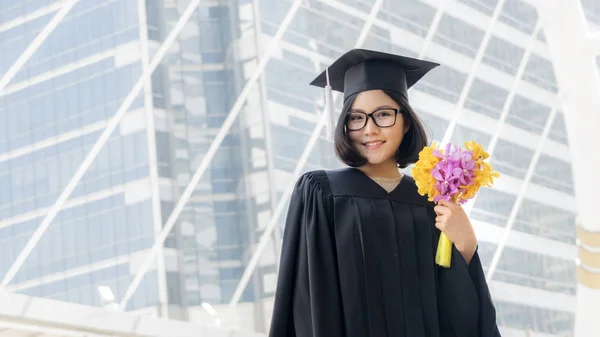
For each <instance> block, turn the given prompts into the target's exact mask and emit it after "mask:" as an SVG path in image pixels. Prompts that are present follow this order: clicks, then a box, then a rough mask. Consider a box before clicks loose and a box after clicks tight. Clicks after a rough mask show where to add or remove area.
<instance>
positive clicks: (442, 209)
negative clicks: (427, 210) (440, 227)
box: [433, 205, 449, 215]
mask: <svg viewBox="0 0 600 337" xmlns="http://www.w3.org/2000/svg"><path fill="white" fill-rule="evenodd" d="M433 210H434V211H435V213H436V214H437V215H444V214H447V213H448V211H449V209H448V207H447V206H443V205H437V206H435V207H434V208H433Z"/></svg>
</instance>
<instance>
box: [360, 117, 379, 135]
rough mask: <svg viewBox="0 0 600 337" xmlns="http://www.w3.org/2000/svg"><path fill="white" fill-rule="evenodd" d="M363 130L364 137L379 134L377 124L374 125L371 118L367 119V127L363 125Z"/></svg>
mask: <svg viewBox="0 0 600 337" xmlns="http://www.w3.org/2000/svg"><path fill="white" fill-rule="evenodd" d="M363 130H364V132H365V136H370V135H376V134H378V133H379V127H378V126H377V124H375V121H374V120H373V118H371V117H369V119H367V125H365V128H364V129H363Z"/></svg>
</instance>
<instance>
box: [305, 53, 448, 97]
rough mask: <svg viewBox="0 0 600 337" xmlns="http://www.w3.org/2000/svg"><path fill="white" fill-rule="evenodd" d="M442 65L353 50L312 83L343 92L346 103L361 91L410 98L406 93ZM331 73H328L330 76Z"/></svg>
mask: <svg viewBox="0 0 600 337" xmlns="http://www.w3.org/2000/svg"><path fill="white" fill-rule="evenodd" d="M438 65H439V64H437V63H433V62H429V61H424V60H419V59H415V58H410V57H405V56H400V55H394V54H387V53H382V52H378V51H373V50H366V49H353V50H350V51H349V52H347V53H346V54H344V55H342V56H341V57H340V58H338V59H337V60H336V61H335V62H333V64H331V65H330V66H329V67H328V68H327V70H326V71H324V72H323V73H321V74H320V75H319V76H318V77H317V78H315V79H314V80H313V81H312V82H311V83H310V84H311V85H314V86H317V87H321V88H326V86H327V84H328V83H327V82H328V81H327V75H329V84H330V85H331V89H332V90H335V91H339V92H343V93H344V101H345V100H346V99H347V98H348V97H349V96H351V95H354V94H357V93H359V92H362V91H367V90H375V89H385V90H390V91H395V92H397V93H399V94H401V95H403V96H404V97H405V98H406V99H408V94H407V90H408V89H409V88H410V87H411V86H413V85H414V84H415V83H417V81H419V80H420V79H421V78H422V77H423V76H424V75H425V74H426V73H427V72H429V71H430V70H431V69H433V68H435V67H437V66H438ZM327 72H329V74H327Z"/></svg>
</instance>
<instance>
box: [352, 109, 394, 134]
mask: <svg viewBox="0 0 600 337" xmlns="http://www.w3.org/2000/svg"><path fill="white" fill-rule="evenodd" d="M383 110H390V111H391V110H393V111H394V123H392V125H387V126H381V125H379V124H377V121H376V120H375V116H374V114H375V113H377V112H379V111H383ZM357 113H359V114H363V115H365V116H366V117H367V118H365V124H364V125H363V126H362V127H360V128H358V129H350V128H349V127H348V118H349V117H350V115H351V114H357ZM402 113H404V111H403V110H402V109H396V108H381V109H377V110H375V111H373V112H371V113H366V112H362V111H352V112H349V113H348V114H347V115H346V118H345V121H344V127H345V128H346V130H348V131H360V130H362V129H364V128H365V127H366V126H367V123H369V118H370V119H372V120H373V123H375V125H377V127H379V128H391V127H392V126H394V125H396V121H397V120H398V118H397V115H398V114H402Z"/></svg>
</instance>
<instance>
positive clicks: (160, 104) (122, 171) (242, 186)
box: [0, 0, 600, 336]
mask: <svg viewBox="0 0 600 337" xmlns="http://www.w3.org/2000/svg"><path fill="white" fill-rule="evenodd" d="M189 4H190V1H189V0H145V1H144V0H141V1H139V0H80V1H54V0H19V1H16V0H4V1H0V50H1V51H2V52H1V53H0V74H5V73H6V72H7V71H9V70H10V69H11V67H12V66H13V64H14V63H15V61H17V59H18V58H19V57H20V56H21V55H22V54H23V52H24V51H25V50H26V48H27V47H28V46H29V45H30V44H31V43H32V41H34V39H35V37H36V36H38V34H40V32H41V31H42V30H43V29H44V27H46V26H47V25H48V24H49V23H50V22H51V20H52V19H53V17H55V15H57V13H60V11H64V10H65V6H69V5H70V6H72V8H71V9H70V10H68V12H66V15H65V16H64V18H63V19H62V20H60V22H58V24H57V25H56V27H55V29H54V30H53V31H52V32H51V33H50V34H49V35H48V36H47V38H46V39H45V40H44V41H43V42H42V43H41V44H40V46H39V49H38V50H37V51H36V52H35V53H33V55H32V57H31V58H30V59H29V60H27V62H25V63H24V65H23V66H22V67H21V68H20V69H19V71H18V72H17V73H16V74H15V76H14V77H13V78H12V79H11V80H10V82H8V84H7V85H6V86H5V87H4V88H2V87H0V89H3V93H2V95H0V100H1V101H0V277H6V273H7V272H8V270H9V268H10V267H11V266H12V265H13V263H14V262H15V260H16V258H17V255H18V254H19V253H20V252H21V250H22V249H23V248H24V247H25V244H26V242H27V241H28V240H29V239H30V237H31V236H32V234H33V232H34V230H35V229H36V228H37V226H38V225H39V224H40V223H41V221H42V219H43V218H44V217H45V216H46V214H47V212H48V209H49V207H50V206H52V205H53V204H54V202H55V201H56V200H57V198H58V196H59V194H60V193H61V192H62V191H63V189H64V188H65V186H66V185H67V183H68V182H69V181H70V179H71V178H72V177H73V176H74V175H75V172H76V171H77V169H78V167H79V165H80V164H81V162H82V160H83V159H84V158H85V156H86V155H87V154H88V153H89V151H90V150H91V148H92V145H93V144H94V143H95V142H96V141H97V140H98V138H99V137H100V134H101V133H102V132H103V130H104V129H105V128H106V127H107V125H109V120H110V119H111V118H112V116H113V115H114V114H115V112H116V111H117V110H118V109H119V107H120V106H121V104H122V102H123V101H124V99H125V98H126V96H127V95H128V94H129V93H130V91H131V90H132V89H133V88H134V85H135V84H136V82H137V81H138V79H139V78H140V76H141V75H142V72H143V70H144V69H146V68H147V67H148V65H149V63H150V61H149V60H151V59H152V58H153V57H154V56H155V55H156V54H157V51H158V50H159V46H160V45H161V43H163V42H164V40H165V38H166V37H167V35H168V34H169V32H170V31H171V30H172V29H173V28H174V26H175V24H176V23H177V22H178V20H179V19H180V17H181V15H182V14H183V12H184V10H185V8H186V7H187V6H188V5H189ZM582 4H583V6H584V9H585V13H586V15H587V19H588V23H589V24H590V26H591V27H596V25H600V4H599V3H597V2H596V1H595V0H584V1H582ZM291 6H292V0H204V1H200V3H199V6H198V8H197V9H196V10H195V11H194V12H193V14H192V16H191V17H190V19H189V20H188V21H187V23H186V24H185V25H184V26H183V29H182V31H181V33H180V34H179V35H178V36H177V38H176V40H175V41H174V43H173V44H172V45H171V47H170V48H169V49H168V51H167V54H166V55H165V57H164V59H163V60H162V62H161V63H160V64H159V65H158V67H157V68H156V70H155V71H154V72H153V74H152V76H151V78H149V80H148V81H144V83H143V84H144V86H143V89H142V90H141V92H140V93H139V94H138V95H137V96H135V97H134V100H133V103H132V104H131V106H130V107H129V108H128V109H127V112H126V114H125V115H124V117H123V118H122V120H121V121H120V123H119V124H118V127H117V128H116V130H115V132H113V133H112V135H111V136H110V138H109V139H108V141H107V143H106V144H105V145H104V146H103V147H102V148H101V149H100V151H99V152H98V154H97V158H96V159H95V160H94V161H93V163H92V164H91V166H90V167H89V169H88V170H87V171H86V172H85V174H84V176H83V178H82V180H81V181H80V182H79V183H78V184H77V185H76V187H75V189H74V191H73V193H72V195H71V196H70V197H69V198H68V200H67V201H66V202H65V204H64V205H63V207H62V208H61V211H60V212H59V213H58V215H57V216H56V218H55V219H54V221H52V223H51V225H50V227H49V228H48V230H47V231H46V233H45V234H44V235H43V236H42V237H41V239H40V240H39V242H38V243H37V245H36V246H35V248H34V249H33V251H32V252H31V255H30V256H29V257H28V258H27V259H26V260H25V262H24V264H23V265H22V266H21V268H20V269H19V270H18V272H17V273H16V275H15V277H14V279H12V280H11V282H10V284H9V285H8V286H7V290H10V291H15V292H17V293H21V294H25V295H29V296H33V297H44V298H48V299H54V300H58V301H64V302H72V303H78V304H84V305H91V306H101V305H102V298H101V295H100V294H99V292H98V287H99V286H108V287H109V288H110V289H111V291H112V293H113V294H114V296H115V298H116V299H117V301H118V300H119V299H121V298H123V296H124V295H125V292H126V290H127V288H128V286H129V285H130V283H131V281H132V279H133V276H134V275H135V273H136V272H137V271H139V270H140V268H141V265H142V261H143V260H144V257H145V255H146V254H147V253H148V252H149V250H150V248H151V247H152V245H153V244H154V243H155V241H156V240H157V237H158V233H159V232H160V230H161V229H162V226H163V224H164V223H165V222H167V219H168V217H169V215H170V214H171V212H172V211H173V209H174V206H175V204H176V203H177V201H178V200H179V198H180V197H181V196H182V194H183V191H184V190H185V188H186V186H187V185H188V184H189V183H190V181H191V178H192V176H193V175H194V172H195V171H196V170H197V168H198V166H199V164H200V162H201V161H202V158H203V157H204V156H205V155H206V153H207V151H208V149H209V146H210V144H211V142H212V141H213V140H214V138H215V136H216V135H217V133H218V132H219V130H220V128H221V126H222V124H223V123H224V121H225V118H226V117H227V115H228V113H229V112H230V110H232V109H235V106H234V105H235V102H236V100H237V99H238V96H239V95H240V94H241V93H242V91H243V90H244V86H245V85H246V82H247V81H248V80H249V79H250V78H251V77H252V76H253V74H254V72H255V70H256V69H257V66H258V62H259V59H260V58H261V57H262V56H263V54H264V52H265V50H266V47H267V45H268V44H269V42H270V41H271V40H272V39H273V37H274V36H275V34H276V31H277V30H278V28H279V26H280V24H281V23H282V21H283V19H284V17H285V16H286V14H287V13H288V10H289V9H290V7H291ZM374 6H376V7H375V9H376V11H375V12H374V14H375V15H376V16H375V17H374V20H372V26H371V27H370V29H369V32H368V35H367V36H366V40H365V41H364V45H363V47H364V48H368V49H377V50H380V51H387V52H391V53H398V54H402V55H406V56H412V57H417V56H421V57H424V58H426V59H429V60H432V61H436V62H439V63H441V64H442V66H441V67H438V68H436V69H435V70H434V71H432V72H431V73H429V74H428V75H427V76H426V77H425V78H424V79H423V80H422V81H421V82H419V83H418V84H417V85H416V86H415V87H414V88H413V89H412V90H411V91H410V93H409V94H410V99H411V103H412V105H413V107H414V108H415V110H416V111H417V113H418V114H419V115H420V116H421V117H422V118H423V120H424V121H425V123H426V125H427V126H428V127H429V129H430V131H431V138H432V140H435V141H438V142H439V141H441V140H442V139H443V137H444V135H445V134H447V135H451V137H450V140H451V141H452V142H456V143H462V142H464V141H468V140H471V139H473V140H475V141H477V142H479V143H481V144H483V145H484V147H487V146H489V144H490V142H494V143H495V144H496V145H495V149H494V152H493V158H492V163H493V165H494V166H495V168H496V169H497V170H499V171H500V172H501V173H502V175H503V176H502V178H501V179H500V180H499V181H498V182H497V184H496V186H495V187H494V188H493V189H486V190H483V191H482V192H481V195H480V196H479V197H478V198H477V200H476V202H475V205H474V209H473V212H472V218H473V219H474V223H475V225H476V227H477V232H478V235H479V238H480V241H481V242H480V246H479V252H480V254H481V257H482V262H483V264H484V266H485V268H486V270H487V268H488V267H489V265H490V263H491V261H492V256H493V255H494V252H495V251H496V248H497V245H498V243H499V242H500V238H501V237H502V231H503V228H504V227H505V226H506V224H507V223H508V222H511V223H512V226H513V231H512V234H511V236H510V240H509V241H508V243H507V245H506V247H505V248H504V250H503V254H502V256H501V259H500V260H499V263H498V265H497V269H496V270H495V273H494V276H493V278H492V280H491V289H492V293H493V297H494V300H495V303H496V305H497V310H498V323H499V325H500V326H501V327H502V329H503V331H504V332H505V333H506V335H507V336H511V335H514V336H525V334H524V333H525V331H527V330H530V331H531V332H532V333H534V334H532V335H531V336H571V335H572V333H573V326H574V318H575V309H576V302H575V290H576V284H577V282H576V279H575V270H576V265H575V258H576V256H577V248H576V245H575V243H576V231H575V217H576V213H575V212H576V202H575V197H574V190H573V181H572V174H573V172H572V168H571V165H570V152H569V141H568V137H567V133H566V129H565V122H564V118H563V112H562V110H561V106H560V104H558V100H557V83H556V79H555V76H554V70H553V66H552V59H551V57H550V53H549V50H548V47H547V45H546V42H545V38H544V33H543V30H540V29H539V27H538V28H536V26H537V23H538V13H537V11H536V9H535V7H534V6H533V5H532V4H531V3H530V1H527V0H506V1H501V2H500V3H499V0H450V1H442V0H384V1H379V0H377V1H375V0H304V1H302V3H301V6H300V8H299V9H298V11H297V13H296V14H295V16H294V17H293V20H292V22H291V24H290V26H289V28H288V29H287V30H286V31H285V33H284V34H283V37H282V39H281V41H280V42H279V44H278V45H277V48H276V49H275V51H274V53H273V55H272V57H271V59H270V61H269V62H268V63H267V65H266V68H265V69H264V72H263V73H262V76H260V77H259V79H258V81H257V83H256V85H254V86H252V88H250V89H249V90H250V91H249V92H248V99H247V100H245V102H242V103H243V105H242V106H241V111H240V116H239V117H238V118H237V119H236V120H235V121H234V123H233V125H232V127H231V129H230V131H229V132H228V133H227V135H226V137H225V138H224V140H223V143H222V145H221V146H220V148H219V149H218V151H217V152H216V154H215V156H214V159H213V160H211V161H210V162H209V165H208V168H207V170H206V172H205V173H204V174H203V175H202V177H201V179H200V182H199V184H198V185H197V186H196V188H195V189H194V190H193V193H192V194H191V197H190V199H189V202H187V203H186V205H185V207H184V208H183V211H182V213H181V216H180V217H179V218H178V220H177V221H176V223H175V226H174V228H173V230H172V231H171V232H170V234H169V236H168V237H167V239H166V241H165V243H164V249H159V250H158V259H157V263H153V264H152V265H151V266H150V268H149V270H148V272H147V273H145V276H144V278H143V280H142V282H141V284H140V286H139V288H138V289H137V291H135V293H134V294H133V296H132V298H131V300H130V301H128V303H127V307H126V309H127V310H129V311H135V312H143V313H147V314H150V315H157V316H168V317H169V318H172V319H177V320H189V321H192V322H200V323H206V324H212V322H213V320H214V317H215V315H216V316H219V319H222V320H223V324H224V325H229V326H232V327H237V328H239V329H242V330H247V331H256V332H264V331H266V330H267V329H268V325H269V320H270V316H271V310H272V308H271V305H272V297H273V295H274V290H275V285H276V278H277V261H278V258H279V257H278V254H279V244H280V237H281V228H282V227H283V219H284V216H281V217H279V222H278V224H277V226H276V230H275V231H274V233H273V235H272V237H273V238H274V240H271V241H270V242H269V244H268V245H267V247H266V249H265V250H264V252H263V254H262V257H261V259H260V260H259V263H258V266H257V267H256V269H255V270H254V272H253V273H252V277H251V278H250V280H249V282H248V284H247V286H245V287H244V288H243V289H242V290H243V292H242V293H241V297H240V298H239V303H237V306H235V307H233V306H229V305H228V304H229V303H230V302H231V301H232V297H233V294H234V291H235V290H236V287H238V284H239V283H240V280H241V278H242V273H243V272H244V270H245V269H246V267H247V266H248V262H249V260H250V259H251V257H252V255H253V253H254V251H255V248H256V244H257V242H258V240H259V238H260V236H261V235H262V234H263V233H264V231H265V229H266V225H267V223H269V221H270V219H271V216H272V214H273V213H274V210H275V209H276V207H277V205H278V203H279V202H280V200H281V199H282V195H283V194H284V191H285V190H286V188H288V186H289V184H291V183H293V182H294V180H295V178H294V176H293V175H292V172H293V171H294V170H295V169H296V165H297V164H298V161H299V159H300V157H301V155H302V153H303V151H304V150H305V145H306V144H308V143H309V138H310V136H311V134H312V132H313V130H314V128H315V126H316V124H317V121H318V119H319V116H320V113H321V112H322V110H323V97H322V92H321V91H320V90H318V89H315V88H311V87H309V86H308V83H309V82H310V81H311V80H312V79H313V78H314V76H315V75H316V74H318V73H319V72H321V71H322V70H323V69H324V67H325V65H327V64H329V63H331V62H332V61H333V60H334V59H335V58H337V57H338V56H339V55H341V54H342V53H344V52H345V51H347V50H349V49H351V48H353V46H355V44H356V43H357V39H358V36H359V35H360V34H361V30H362V29H363V27H364V26H365V23H367V21H369V20H368V17H369V14H370V13H371V12H372V11H373V8H374ZM379 6H380V7H379ZM497 6H500V7H498V9H497V10H498V11H499V12H498V13H499V15H498V16H497V18H494V11H495V10H496V8H497ZM377 9H379V10H377ZM436 15H437V16H436ZM490 27H491V29H490ZM488 32H489V34H491V35H490V36H489V37H486V33H488ZM488 39H489V41H488ZM484 41H485V43H486V45H485V48H484V49H482V50H481V52H482V54H481V57H478V54H480V47H481V45H482V43H484ZM525 56H526V59H525V60H526V62H525V63H524V64H523V66H522V68H523V69H522V71H521V72H520V71H519V67H520V64H521V61H522V60H523V59H524V57H525ZM515 82H517V85H516V86H515V84H514V83H515ZM0 83H1V82H0ZM466 84H468V85H467V87H465V85H466ZM513 87H514V88H516V90H514V89H513ZM461 96H463V97H462V98H461ZM507 100H509V103H508V104H505V103H506V102H507ZM338 103H339V102H338ZM457 105H460V106H462V107H463V109H462V111H463V112H462V117H461V118H460V119H459V120H458V123H457V124H456V126H455V127H453V128H452V130H451V131H452V132H451V134H450V133H448V126H452V123H451V118H452V113H453V111H454V109H455V108H456V106H457ZM338 107H339V104H338ZM503 110H505V113H504V117H502V116H503ZM553 110H556V117H555V119H554V121H553V122H552V123H551V124H550V131H549V134H548V136H547V137H546V138H547V139H545V143H544V144H545V145H544V146H543V148H542V150H541V152H540V153H539V160H538V161H537V165H535V170H534V174H533V177H532V179H531V182H529V188H528V190H527V193H526V194H525V195H524V198H523V200H522V203H521V205H520V207H519V210H518V213H517V215H516V218H514V219H512V220H511V219H509V215H510V213H511V209H512V208H513V205H514V204H515V202H517V196H518V195H519V191H520V187H521V185H523V183H524V180H525V178H526V172H527V170H528V167H529V166H530V163H531V161H532V159H533V158H534V157H535V152H536V147H537V144H538V143H539V141H540V139H541V138H543V137H542V135H543V130H544V126H545V124H546V123H547V121H548V118H549V117H550V116H551V115H552V111H553ZM501 118H504V120H503V121H502V120H501ZM500 124H501V126H502V127H501V129H500V132H497V131H496V130H497V129H498V126H499V125H500ZM334 167H340V164H339V163H338V161H337V160H336V158H335V157H334V155H333V150H332V146H331V143H329V142H327V141H326V140H325V139H324V137H323V136H322V137H321V138H320V139H319V140H318V141H317V142H316V145H315V146H314V148H313V149H312V150H311V152H310V156H309V157H308V161H307V163H306V165H304V166H302V167H301V171H308V170H313V169H321V168H334ZM284 201H285V200H284ZM234 302H237V299H235V298H234ZM203 304H204V305H203ZM207 308H211V309H207ZM213 309H214V310H216V314H215V313H214V312H212V310H213ZM536 333H537V334H536Z"/></svg>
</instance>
